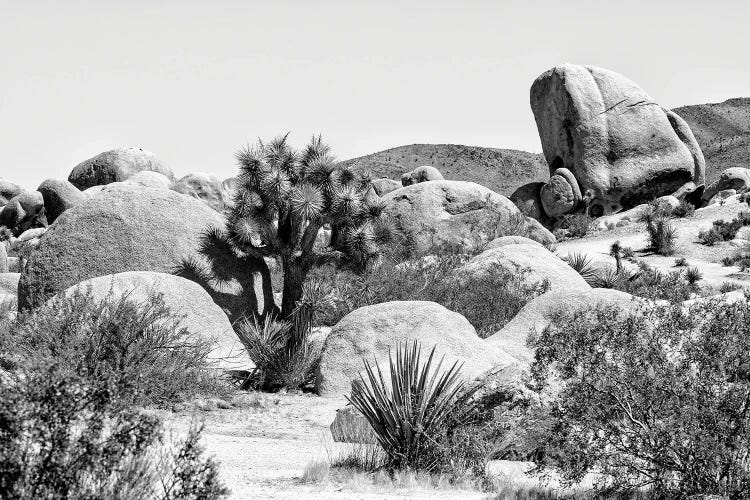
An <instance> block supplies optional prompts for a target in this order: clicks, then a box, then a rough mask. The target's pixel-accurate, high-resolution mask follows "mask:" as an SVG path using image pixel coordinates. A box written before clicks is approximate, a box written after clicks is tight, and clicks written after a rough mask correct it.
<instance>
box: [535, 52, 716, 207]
mask: <svg viewBox="0 0 750 500" xmlns="http://www.w3.org/2000/svg"><path fill="white" fill-rule="evenodd" d="M531 109H532V110H533V112H534V118H535V119H536V123H537V128H538V130H539V136H540V138H541V141H542V149H543V151H544V156H545V157H546V159H547V163H548V164H549V168H550V175H551V181H550V183H549V184H548V185H547V186H546V187H545V188H543V189H542V194H541V197H542V203H543V205H544V208H545V211H546V213H547V215H550V216H558V215H562V214H565V213H570V212H571V211H574V210H576V209H577V208H579V207H580V200H579V197H581V199H583V200H584V201H588V203H589V207H590V213H591V214H592V215H594V216H599V215H605V214H610V213H613V212H617V211H619V210H621V209H627V208H631V207H633V206H635V205H638V204H640V203H644V202H648V201H649V200H652V199H654V198H657V197H659V196H662V195H667V194H671V193H673V192H675V191H677V190H678V189H680V188H681V187H683V186H685V185H688V184H690V183H693V187H696V186H702V185H703V184H704V183H705V160H704V158H703V154H702V153H701V151H700V148H699V147H698V143H697V142H696V140H695V138H694V137H693V134H692V132H691V131H690V127H688V125H687V124H686V123H685V122H684V120H682V119H681V118H680V117H679V116H678V115H677V114H675V113H674V112H672V111H669V110H667V109H664V108H662V107H661V106H659V105H658V104H657V103H656V102H654V101H653V99H651V97H649V96H648V94H646V93H645V92H644V91H643V90H642V89H641V88H640V87H638V85H636V84H635V83H633V82H632V81H630V80H628V79H627V78H625V77H624V76H622V75H620V74H617V73H615V72H613V71H609V70H606V69H601V68H596V67H593V66H578V65H574V64H562V65H560V66H556V67H554V68H552V69H551V70H549V71H546V72H545V73H543V74H542V75H541V76H539V77H538V78H537V79H536V80H535V81H534V83H533V85H532V86H531ZM561 169H566V170H567V172H566V171H563V170H561ZM568 174H570V175H568Z"/></svg>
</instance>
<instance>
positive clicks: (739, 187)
mask: <svg viewBox="0 0 750 500" xmlns="http://www.w3.org/2000/svg"><path fill="white" fill-rule="evenodd" d="M748 188H750V169H747V168H744V167H732V168H728V169H726V170H724V171H723V172H721V175H719V178H718V179H716V180H715V181H714V182H712V183H711V184H709V185H708V186H706V189H705V191H703V198H702V201H703V203H704V204H708V203H709V202H710V201H711V199H712V198H713V197H714V196H716V195H717V194H719V193H720V192H721V191H726V190H730V189H734V190H735V191H736V192H741V191H747V189H748Z"/></svg>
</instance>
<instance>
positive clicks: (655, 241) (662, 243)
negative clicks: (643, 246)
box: [646, 217, 677, 255]
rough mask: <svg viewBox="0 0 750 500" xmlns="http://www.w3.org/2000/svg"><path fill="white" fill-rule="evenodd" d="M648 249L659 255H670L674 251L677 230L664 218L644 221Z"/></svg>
mask: <svg viewBox="0 0 750 500" xmlns="http://www.w3.org/2000/svg"><path fill="white" fill-rule="evenodd" d="M646 232H647V234H648V247H649V249H650V250H652V251H654V252H656V253H658V254H659V255H672V254H673V253H674V251H675V240H676V239H677V228H676V227H675V226H674V225H673V224H672V223H671V222H670V221H669V219H667V218H665V217H654V218H652V219H650V220H647V221H646Z"/></svg>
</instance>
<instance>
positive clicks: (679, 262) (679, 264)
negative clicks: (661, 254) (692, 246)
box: [674, 257, 688, 267]
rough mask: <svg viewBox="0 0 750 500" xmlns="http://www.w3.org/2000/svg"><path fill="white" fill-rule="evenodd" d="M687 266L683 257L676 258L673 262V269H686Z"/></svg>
mask: <svg viewBox="0 0 750 500" xmlns="http://www.w3.org/2000/svg"><path fill="white" fill-rule="evenodd" d="M687 265H688V261H687V259H686V258H685V257H678V258H676V259H675V260H674V266H675V267H686V266H687Z"/></svg>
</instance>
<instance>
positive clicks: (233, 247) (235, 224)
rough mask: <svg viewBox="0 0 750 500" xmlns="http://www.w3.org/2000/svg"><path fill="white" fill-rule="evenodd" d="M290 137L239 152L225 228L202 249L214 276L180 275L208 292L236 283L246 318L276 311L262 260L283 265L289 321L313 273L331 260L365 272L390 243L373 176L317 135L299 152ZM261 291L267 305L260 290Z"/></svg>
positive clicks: (194, 269)
mask: <svg viewBox="0 0 750 500" xmlns="http://www.w3.org/2000/svg"><path fill="white" fill-rule="evenodd" d="M287 136H288V134H287V135H285V136H282V137H278V138H276V139H274V140H272V141H271V142H269V143H267V144H265V143H263V142H262V141H259V142H258V144H257V145H256V146H254V147H250V146H247V147H245V148H242V149H240V150H239V151H238V152H237V153H236V155H235V158H236V159H237V162H238V164H239V167H240V174H239V177H238V182H237V191H236V193H235V197H234V203H233V206H232V208H231V211H230V213H229V215H228V216H227V223H226V227H225V228H224V229H215V228H214V229H212V230H211V231H209V232H208V233H207V234H206V237H205V238H204V241H203V245H202V248H201V253H202V254H203V255H204V256H205V257H206V258H207V260H208V262H209V264H210V267H211V271H212V272H211V273H210V274H213V276H210V275H209V274H208V273H206V272H205V271H204V272H201V271H200V270H199V266H198V263H197V262H192V263H191V265H189V266H186V268H185V269H183V272H182V274H183V275H185V276H187V277H190V278H191V279H194V280H195V281H197V282H199V283H201V284H202V285H203V286H204V288H207V289H209V288H214V289H215V288H216V287H210V282H211V281H212V279H213V281H214V282H216V281H219V282H228V281H230V280H233V279H234V280H236V281H239V282H240V284H241V285H242V288H243V290H244V295H245V296H246V297H248V299H249V302H248V306H247V307H246V308H245V312H244V313H243V314H244V315H249V314H248V313H249V312H250V311H252V312H253V315H254V316H265V315H267V314H268V313H270V312H272V311H273V308H274V306H273V305H272V304H273V301H272V300H270V298H271V295H270V283H269V281H270V280H269V278H270V273H269V270H268V266H267V264H266V262H265V260H264V259H265V258H269V257H270V258H274V259H276V260H277V262H279V263H280V264H281V268H282V271H283V275H284V284H283V298H282V305H281V311H280V319H283V320H291V319H292V313H293V312H294V311H295V308H296V307H297V304H298V303H299V301H300V299H301V298H302V293H303V292H302V290H303V284H304V282H305V279H306V277H307V275H308V273H309V272H310V270H311V269H313V268H314V267H317V266H321V265H324V264H327V263H334V264H338V265H348V266H352V267H354V268H357V269H363V268H364V267H365V266H366V265H367V264H368V262H370V261H371V260H372V259H373V258H374V257H376V256H377V255H378V254H379V251H380V248H381V246H382V245H383V244H386V243H388V242H390V241H392V238H393V231H392V229H391V224H390V223H389V222H388V220H387V219H386V217H385V216H384V213H383V209H384V204H383V202H382V201H381V200H380V199H379V198H378V197H377V195H375V193H374V191H373V190H372V189H371V187H370V179H369V178H367V177H363V176H361V175H357V174H356V173H355V172H354V171H352V170H351V169H350V168H347V167H346V166H343V165H341V164H339V163H337V162H336V161H335V159H334V157H333V156H331V154H330V148H329V147H328V145H326V144H325V143H323V141H322V140H321V138H320V136H318V137H313V138H312V140H311V141H310V143H309V144H308V145H307V146H306V147H305V148H304V149H302V150H300V151H297V150H295V149H293V148H292V147H290V146H289V144H288V143H287ZM323 228H329V229H330V239H329V241H325V242H321V241H319V237H318V233H319V232H320V230H321V229H323ZM258 279H260V280H261V282H262V287H259V286H258V283H257V280H258ZM261 288H262V290H263V299H264V302H263V306H262V307H260V306H259V305H258V304H259V300H258V299H260V297H257V295H258V293H257V292H255V290H258V291H260V289H261ZM209 292H210V293H211V292H212V290H209ZM213 295H214V296H215V297H216V296H217V292H215V290H213ZM253 295H255V296H256V299H255V301H254V300H252V296H253ZM273 312H276V311H273Z"/></svg>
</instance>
